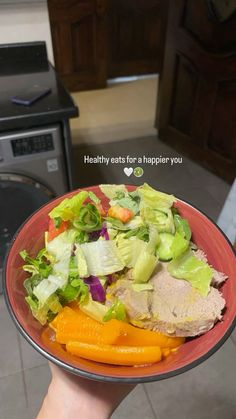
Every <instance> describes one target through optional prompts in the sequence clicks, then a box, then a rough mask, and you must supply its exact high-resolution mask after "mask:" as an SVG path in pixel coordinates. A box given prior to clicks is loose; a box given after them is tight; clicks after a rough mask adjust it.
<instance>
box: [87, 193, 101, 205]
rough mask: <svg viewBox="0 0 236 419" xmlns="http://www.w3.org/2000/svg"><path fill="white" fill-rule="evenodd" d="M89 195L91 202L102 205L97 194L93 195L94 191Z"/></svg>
mask: <svg viewBox="0 0 236 419" xmlns="http://www.w3.org/2000/svg"><path fill="white" fill-rule="evenodd" d="M88 194H89V198H90V199H91V201H93V202H94V203H95V204H100V202H101V199H99V198H98V197H97V195H95V193H93V192H92V191H89V192H88Z"/></svg>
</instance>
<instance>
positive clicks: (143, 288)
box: [132, 282, 153, 292]
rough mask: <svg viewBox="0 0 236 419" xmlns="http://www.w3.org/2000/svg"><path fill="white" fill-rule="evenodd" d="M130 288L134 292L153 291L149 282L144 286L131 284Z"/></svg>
mask: <svg viewBox="0 0 236 419" xmlns="http://www.w3.org/2000/svg"><path fill="white" fill-rule="evenodd" d="M132 288H133V290H134V291H136V292H142V291H153V285H152V284H150V282H146V283H145V284H132Z"/></svg>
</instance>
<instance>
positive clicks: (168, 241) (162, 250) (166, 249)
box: [156, 233, 174, 261]
mask: <svg viewBox="0 0 236 419" xmlns="http://www.w3.org/2000/svg"><path fill="white" fill-rule="evenodd" d="M159 238H160V244H159V245H158V247H157V251H156V252H157V255H158V256H159V259H160V260H163V261H167V260H171V259H172V257H173V251H172V244H173V242H174V235H173V234H170V233H160V234H159Z"/></svg>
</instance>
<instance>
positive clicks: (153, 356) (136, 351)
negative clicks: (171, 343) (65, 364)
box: [66, 341, 162, 366]
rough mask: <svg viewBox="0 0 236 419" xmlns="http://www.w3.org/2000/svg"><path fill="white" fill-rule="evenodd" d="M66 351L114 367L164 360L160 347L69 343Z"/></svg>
mask: <svg viewBox="0 0 236 419" xmlns="http://www.w3.org/2000/svg"><path fill="white" fill-rule="evenodd" d="M66 349H67V351H68V352H70V353H71V354H73V355H77V356H80V357H81V358H85V359H89V360H91V361H96V362H102V363H105V364H113V365H128V366H133V365H144V364H153V363H155V362H158V361H161V358H162V352H161V349H160V348H159V347H158V346H114V345H96V344H89V343H84V342H77V341H69V342H68V343H67V344H66Z"/></svg>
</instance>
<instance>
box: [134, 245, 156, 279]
mask: <svg viewBox="0 0 236 419" xmlns="http://www.w3.org/2000/svg"><path fill="white" fill-rule="evenodd" d="M157 262H158V258H157V257H156V256H154V255H151V254H150V253H149V252H148V251H144V252H141V254H140V255H139V258H138V259H137V262H136V263H135V265H134V268H133V272H132V277H133V281H134V283H145V282H147V281H148V280H149V278H150V277H151V275H152V273H153V271H154V269H155V267H156V265H157Z"/></svg>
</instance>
